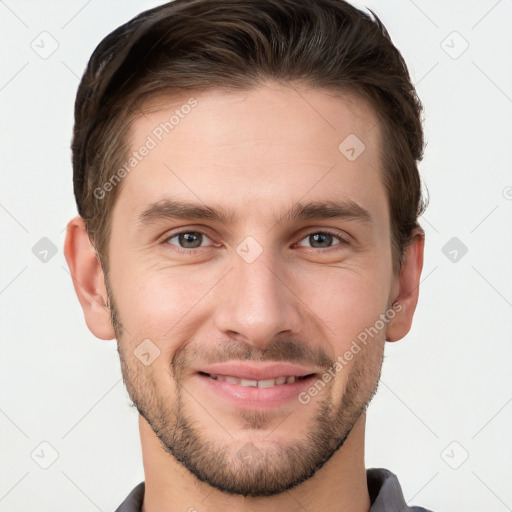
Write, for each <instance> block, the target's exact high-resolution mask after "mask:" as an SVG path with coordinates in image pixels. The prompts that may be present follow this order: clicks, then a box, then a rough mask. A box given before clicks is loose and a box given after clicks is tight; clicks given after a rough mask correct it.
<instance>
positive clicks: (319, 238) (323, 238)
mask: <svg viewBox="0 0 512 512" xmlns="http://www.w3.org/2000/svg"><path fill="white" fill-rule="evenodd" d="M310 238H312V239H313V243H311V245H312V246H313V247H318V245H315V244H317V243H320V244H322V243H323V244H324V245H321V247H325V243H326V242H327V244H328V245H327V247H329V245H330V242H332V235H329V234H327V233H316V234H314V235H311V237H310ZM310 242H311V240H310Z"/></svg>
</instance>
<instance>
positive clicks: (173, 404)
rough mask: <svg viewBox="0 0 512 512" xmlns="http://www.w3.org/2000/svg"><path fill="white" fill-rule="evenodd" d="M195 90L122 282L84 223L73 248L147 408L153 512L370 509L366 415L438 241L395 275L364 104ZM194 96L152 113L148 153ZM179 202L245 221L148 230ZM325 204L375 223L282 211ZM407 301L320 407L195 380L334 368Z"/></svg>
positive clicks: (74, 264)
mask: <svg viewBox="0 0 512 512" xmlns="http://www.w3.org/2000/svg"><path fill="white" fill-rule="evenodd" d="M193 96H194V98H196V99H197V102H198V104H197V106H196V107H195V108H194V109H193V110H192V111H191V113H190V114H189V115H188V116H186V117H184V118H183V119H181V120H180V123H179V125H177V126H176V127H175V128H174V129H173V130H172V132H170V133H169V134H167V135H166V136H165V138H164V139H163V140H162V142H160V143H159V144H158V145H157V147H156V148H154V149H152V150H151V152H150V153H149V154H148V155H147V156H146V157H145V158H144V159H143V160H142V161H141V162H140V163H139V164H138V165H137V167H136V169H134V170H133V171H132V172H130V173H129V174H128V175H127V176H126V177H125V178H124V179H123V181H122V184H121V185H120V186H121V190H120V191H119V192H120V194H119V197H118V198H117V201H116V203H115V207H114V210H113V213H112V236H111V240H110V256H109V262H110V274H109V276H108V281H107V282H106V280H105V275H104V274H103V271H102V268H101V266H100V264H99V262H98V259H97V257H96V254H95V252H94V250H93V249H92V247H91V244H90V242H89V239H88V236H87V233H86V232H85V229H84V223H83V220H82V219H81V218H80V217H76V218H75V219H72V220H71V221H70V222H69V224H68V228H67V237H66V243H65V255H66V259H67V262H68V265H69V268H70V271H71V273H72V276H73V282H74V286H75V289H76V292H77V295H78V298H79V300H80V303H81V305H82V308H83V310H84V315H85V320H86V322H87V325H88V327H89V329H90V330H91V332H92V333H93V334H94V335H95V336H97V337H98V338H101V339H113V338H114V337H117V341H118V347H119V353H120V357H121V363H122V371H123V377H124V380H125V383H126V386H127V389H128V391H129V393H130V396H131V398H132V400H133V401H134V403H135V405H136V406H137V408H138V410H139V412H140V413H141V414H140V421H139V426H140V435H141V443H142V451H143V461H144V470H145V482H146V492H145V497H144V506H143V510H144V511H146V512H153V511H157V510H189V509H190V507H195V508H196V509H197V510H199V511H202V510H208V511H223V510H233V511H242V510H244V511H245V510H247V511H249V510H250V511H260V510H261V511H270V512H272V511H280V512H286V511H289V512H291V511H295V510H303V509H306V510H308V511H311V512H313V511H320V510H322V511H341V510H343V511H354V512H356V511H357V512H361V511H367V510H368V509H369V507H370V499H369V495H368V489H367V485H366V474H365V466H364V428H365V420H366V415H365V409H366V406H367V404H368V402H369V401H370V400H371V397H372V396H373V394H374V392H375V390H376V387H377V384H378V379H379V375H380V369H381V365H382V356H383V350H384V344H385V341H386V340H387V341H396V340H399V339H401V338H403V337H404V336H405V335H406V334H407V332H408V331H409V329H410V326H411V322H412V318H413V313H414V310H415V307H416V303H417V299H418V285H419V279H420V274H421V269H422V265H423V242H424V237H423V234H422V232H421V230H418V231H416V232H415V233H414V234H413V235H414V236H413V239H412V242H411V243H410V244H409V245H408V246H407V248H406V250H405V254H404V262H403V264H402V267H401V270H400V273H399V274H398V275H396V274H395V273H393V270H392V254H391V238H390V237H391V231H390V218H389V208H388V204H387V195H386V190H385V188H384V186H383V184H382V178H381V168H380V161H381V158H380V145H379V140H380V139H379V137H380V133H381V132H380V126H379V124H378V121H377V116H376V115H375V113H374V112H373V111H372V109H371V108H370V107H369V105H367V104H366V103H365V102H364V101H362V100H359V99H358V98H355V97H353V96H350V95H345V96H344V97H343V98H339V97H334V96H332V95H331V94H329V93H328V92H326V91H323V90H319V89H312V88H306V87H300V86H299V85H294V86H293V87H290V86H288V85H283V84H277V83H274V82H267V83H265V84H264V85H261V86H258V87H257V88H253V89H251V90H248V91H245V92H237V93H233V92H229V93H228V92H225V91H209V92H207V93H201V94H196V95H193ZM188 98H189V96H187V97H182V98H177V97H174V98H158V99H154V100H153V101H152V102H151V103H150V104H149V103H148V104H146V105H145V111H146V114H145V115H141V116H140V117H139V118H138V119H137V120H136V121H135V122H134V124H133V127H132V147H133V148H134V149H135V148H139V147H140V146H141V145H142V144H143V143H144V141H145V140H146V137H147V136H148V134H150V133H152V130H153V129H154V128H155V126H158V124H159V123H160V122H162V121H165V120H168V119H169V117H170V115H171V114H172V113H173V111H174V110H175V109H176V108H179V106H180V105H183V104H185V103H186V101H187V99H188ZM351 133H353V134H356V135H357V137H358V138H359V139H360V140H361V141H363V142H364V144H365V146H366V149H365V150H364V152H363V153H362V154H361V155H360V156H359V157H358V158H357V159H356V160H354V161H349V160H348V159H347V158H346V157H345V156H344V155H343V154H342V153H341V152H340V151H339V150H338V146H339V144H340V143H341V142H342V141H343V140H344V139H345V138H346V137H347V136H348V135H349V134H351ZM164 198H173V199H179V200H181V201H191V202H192V201H193V202H196V203H199V204H202V205H208V206H211V207H215V208H220V207H223V208H224V209H226V210H232V211H233V212H235V213H236V214H237V215H238V219H237V221H236V222H233V223H231V224H226V223H223V222H218V221H213V220H208V219H200V220H196V219H194V220H183V219H160V220H159V221H158V222H156V223H154V224H151V225H147V226H141V225H140V224H138V223H137V219H138V216H139V215H140V213H141V212H142V211H144V209H145V208H147V206H148V205H150V204H152V203H154V202H156V201H159V200H162V199H164ZM326 200H332V201H340V200H344V201H353V202H355V203H357V204H358V205H360V206H361V207H363V208H364V209H365V210H367V212H368V213H369V214H370V217H371V220H370V221H369V222H365V221H363V220H360V219H329V218H321V219H309V220H293V221H289V220H287V219H286V217H283V215H284V214H285V213H286V212H288V211H289V210H290V209H291V208H292V207H293V206H294V205H295V204H296V203H297V202H299V201H300V202H308V201H326ZM276 219H278V221H276ZM279 219H280V221H279ZM325 230H327V231H328V232H331V233H333V234H334V235H335V236H334V237H333V238H332V239H329V238H328V239H327V241H325V239H324V242H323V243H322V244H320V245H315V240H314V239H312V237H311V236H310V235H314V234H315V233H325ZM179 231H187V232H189V233H190V232H197V231H200V232H201V233H204V234H205V235H206V236H205V238H203V239H202V240H201V243H202V246H201V247H200V248H199V249H198V250H197V252H195V253H194V254H192V253H190V252H188V253H186V251H187V248H186V247H183V243H182V245H181V247H180V239H179V238H178V237H176V236H175V234H176V233H177V232H179ZM248 236H251V237H253V238H254V239H255V240H256V241H257V242H258V244H259V246H260V247H261V249H262V252H261V254H260V255H259V256H258V257H257V258H256V259H255V260H254V261H252V262H251V263H248V262H247V261H245V260H244V259H243V258H242V257H241V256H240V255H239V253H237V247H238V246H239V244H240V243H241V242H242V241H244V240H245V239H246V237H248ZM337 236H341V237H343V240H344V241H341V239H338V238H337ZM179 248H181V249H182V251H183V253H179V252H178V250H177V249H179ZM188 250H189V251H190V249H188ZM251 250H254V249H251ZM107 288H108V293H107ZM107 301H108V302H109V304H110V306H111V308H112V310H110V309H109V308H108V307H106V306H105V303H106V302H107ZM394 303H395V304H399V305H400V311H399V312H397V313H396V314H395V315H394V317H393V318H392V319H391V320H389V321H388V322H386V324H385V327H384V328H382V329H380V330H379V332H378V334H377V335H375V336H374V337H372V338H371V340H370V341H369V342H368V343H367V344H366V345H361V349H362V350H361V351H360V352H359V353H357V354H356V355H354V357H353V359H351V360H350V361H349V362H348V363H347V364H346V365H345V366H344V367H343V369H342V370H341V371H339V372H336V375H335V377H334V378H333V379H331V380H330V381H329V383H328V384H327V385H326V386H325V387H324V388H323V389H321V390H320V391H319V392H318V393H317V394H316V396H314V397H311V400H310V401H309V402H308V403H307V404H302V403H300V402H299V401H298V400H290V401H289V402H287V403H286V404H284V405H283V406H280V407H277V408H274V409H272V410H259V409H258V408H257V407H253V408H251V407H250V406H248V408H246V409H243V408H237V407H234V406H233V405H231V404H228V403H227V402H226V401H224V399H222V398H220V397H218V396H217V395H215V394H213V393H212V392H210V390H209V389H206V388H205V386H203V385H202V382H200V379H199V378H198V376H197V374H196V373H195V370H196V369H197V368H198V367H200V366H201V364H203V363H205V362H207V361H209V360H212V361H213V360H217V359H218V358H227V359H230V360H241V359H249V360H251V361H256V362H257V361H259V360H272V361H285V362H286V361H298V362H300V363H303V364H305V365H309V366H311V367H313V366H315V369H317V370H318V373H319V375H322V374H323V373H325V371H326V369H327V367H328V366H329V364H332V363H333V362H334V361H335V360H336V358H337V357H338V356H340V355H343V354H344V353H345V352H346V351H347V350H348V349H349V348H350V346H351V343H352V342H353V340H355V339H356V338H357V336H358V334H360V333H361V332H363V331H364V330H365V328H369V327H370V326H374V325H375V323H376V321H377V320H378V319H379V315H381V314H383V313H385V312H386V311H387V310H389V308H390V307H391V305H392V304H394ZM112 317H113V320H114V325H113V322H112ZM114 326H115V327H116V329H115V330H114ZM146 339H150V340H151V343H153V344H154V346H156V347H158V350H159V351H160V354H159V356H158V357H157V358H156V359H155V360H154V361H153V362H152V363H151V364H150V365H148V366H146V365H144V364H141V361H140V360H139V359H137V357H135V355H134V350H136V349H137V347H138V346H139V344H140V343H141V342H142V341H143V340H146ZM152 346H153V345H152ZM294 347H295V348H294ZM228 349H229V350H230V352H228ZM244 447H245V450H247V449H248V448H247V447H249V449H250V450H252V452H251V453H252V454H253V457H252V459H251V461H250V462H247V460H243V459H242V458H241V457H240V455H239V454H240V451H241V450H243V449H244ZM177 459H179V460H181V461H182V464H180V463H179V462H178V461H177ZM250 491H251V492H250Z"/></svg>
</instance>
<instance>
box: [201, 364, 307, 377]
mask: <svg viewBox="0 0 512 512" xmlns="http://www.w3.org/2000/svg"><path fill="white" fill-rule="evenodd" d="M198 372H203V373H208V374H210V375H225V376H230V377H236V378H237V379H252V380H266V379H276V378H277V377H291V376H295V377H304V376H306V375H311V374H313V373H316V370H315V369H314V368H307V367H305V366H300V365H296V364H291V363H271V362H267V363H266V362H260V363H254V362H247V361H236V362H228V363H217V364H212V365H209V366H204V367H202V368H199V369H198Z"/></svg>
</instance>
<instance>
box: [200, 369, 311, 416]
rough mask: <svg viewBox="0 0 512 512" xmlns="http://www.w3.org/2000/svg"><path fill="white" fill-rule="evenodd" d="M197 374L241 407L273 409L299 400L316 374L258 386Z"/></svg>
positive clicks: (204, 382)
mask: <svg viewBox="0 0 512 512" xmlns="http://www.w3.org/2000/svg"><path fill="white" fill-rule="evenodd" d="M197 376H198V377H199V380H200V381H201V382H202V383H203V385H204V386H206V387H207V389H209V390H210V391H212V392H213V393H215V394H216V395H217V396H220V397H221V398H223V399H224V400H226V401H228V402H230V403H231V404H232V405H234V406H235V407H238V408H241V409H271V408H275V407H279V406H282V405H285V404H286V403H289V402H290V401H292V400H298V396H299V394H300V393H301V392H302V391H304V389H306V388H307V387H309V386H310V385H311V383H312V382H313V381H314V379H315V375H312V376H310V377H307V378H305V379H300V380H296V381H295V382H292V383H287V384H281V385H280V386H272V387H270V388H258V387H255V386H240V385H239V384H231V383H230V382H226V381H225V380H218V379H212V378H211V377H208V376H207V375H202V374H197Z"/></svg>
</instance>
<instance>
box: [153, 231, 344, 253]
mask: <svg viewBox="0 0 512 512" xmlns="http://www.w3.org/2000/svg"><path fill="white" fill-rule="evenodd" d="M203 229H204V228H201V229H198V228H188V229H187V228H186V229H183V228H180V229H179V230H178V231H171V232H170V233H166V234H165V235H164V237H163V239H162V243H163V244H167V245H172V246H173V248H174V249H173V250H176V251H177V252H179V253H181V254H195V253H196V252H197V251H201V250H205V249H211V248H212V247H214V246H217V247H219V246H221V245H222V244H219V243H215V242H214V243H213V244H212V245H209V246H200V247H193V248H188V249H187V248H183V247H180V246H179V245H175V244H171V243H170V242H169V240H170V239H171V238H174V237H176V236H178V235H181V234H183V233H198V234H200V235H203V236H205V237H206V238H208V239H210V241H212V242H213V239H212V237H211V236H209V235H208V234H207V233H206V232H205V231H203ZM303 233H304V234H302V235H301V237H300V238H299V239H298V241H297V242H294V243H293V244H292V245H293V246H298V247H304V248H305V249H310V250H311V251H318V252H328V251H329V250H330V249H333V248H335V247H337V246H338V245H347V244H349V243H350V242H349V238H350V237H349V235H348V234H344V233H343V234H342V233H339V232H338V231H335V230H332V229H330V228H316V229H315V228H313V229H309V230H307V231H305V232H303ZM319 233H321V234H325V235H330V236H333V237H335V238H337V239H338V240H339V243H337V244H334V245H333V246H331V247H327V248H324V249H319V248H317V247H308V246H303V245H298V244H299V243H300V242H302V241H303V240H304V239H305V238H307V237H309V236H311V235H315V234H319ZM334 250H335V249H334Z"/></svg>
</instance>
